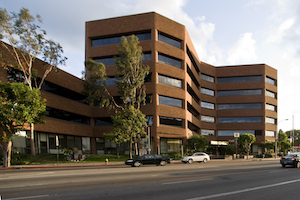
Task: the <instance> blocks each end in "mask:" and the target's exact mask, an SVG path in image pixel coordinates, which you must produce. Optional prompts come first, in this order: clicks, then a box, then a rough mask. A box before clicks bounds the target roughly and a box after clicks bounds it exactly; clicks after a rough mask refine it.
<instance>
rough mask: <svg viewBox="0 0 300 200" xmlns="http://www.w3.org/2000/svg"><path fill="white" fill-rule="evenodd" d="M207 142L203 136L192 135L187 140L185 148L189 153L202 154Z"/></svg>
mask: <svg viewBox="0 0 300 200" xmlns="http://www.w3.org/2000/svg"><path fill="white" fill-rule="evenodd" d="M208 144H209V142H208V140H207V139H206V138H205V137H204V136H203V135H193V136H192V137H191V138H189V139H188V140H187V148H188V149H189V150H190V151H191V152H198V151H201V152H204V151H206V149H207V147H208Z"/></svg>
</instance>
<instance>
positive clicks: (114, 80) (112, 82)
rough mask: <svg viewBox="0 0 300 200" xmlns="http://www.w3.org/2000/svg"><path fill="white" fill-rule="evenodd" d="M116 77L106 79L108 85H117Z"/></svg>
mask: <svg viewBox="0 0 300 200" xmlns="http://www.w3.org/2000/svg"><path fill="white" fill-rule="evenodd" d="M116 80H117V78H116V77H108V79H106V85H107V86H110V85H116Z"/></svg>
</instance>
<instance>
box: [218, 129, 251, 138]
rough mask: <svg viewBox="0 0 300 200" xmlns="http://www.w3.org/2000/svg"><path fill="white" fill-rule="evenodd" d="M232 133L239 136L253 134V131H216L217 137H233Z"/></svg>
mask: <svg viewBox="0 0 300 200" xmlns="http://www.w3.org/2000/svg"><path fill="white" fill-rule="evenodd" d="M234 133H239V134H240V135H242V134H245V133H249V134H253V135H254V134H255V131H254V130H218V136H232V137H233V136H234Z"/></svg>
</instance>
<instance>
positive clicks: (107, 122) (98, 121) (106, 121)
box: [95, 117, 113, 126]
mask: <svg viewBox="0 0 300 200" xmlns="http://www.w3.org/2000/svg"><path fill="white" fill-rule="evenodd" d="M111 125H113V121H112V119H111V117H99V118H95V126H111Z"/></svg>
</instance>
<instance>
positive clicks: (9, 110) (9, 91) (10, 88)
mask: <svg viewBox="0 0 300 200" xmlns="http://www.w3.org/2000/svg"><path fill="white" fill-rule="evenodd" d="M0 102H1V103H0V110H1V112H0V131H1V132H0V141H1V143H0V145H1V147H2V150H3V158H4V159H3V160H4V161H3V166H4V167H9V166H10V158H11V145H12V138H13V137H14V135H15V133H16V132H18V131H21V130H23V129H24V127H25V125H26V124H30V123H42V122H43V116H44V115H46V113H47V112H46V103H45V100H42V99H41V96H40V91H39V90H37V89H35V88H33V89H32V90H30V88H29V87H28V86H26V85H24V84H23V83H8V82H7V83H5V84H1V82H0Z"/></svg>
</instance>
